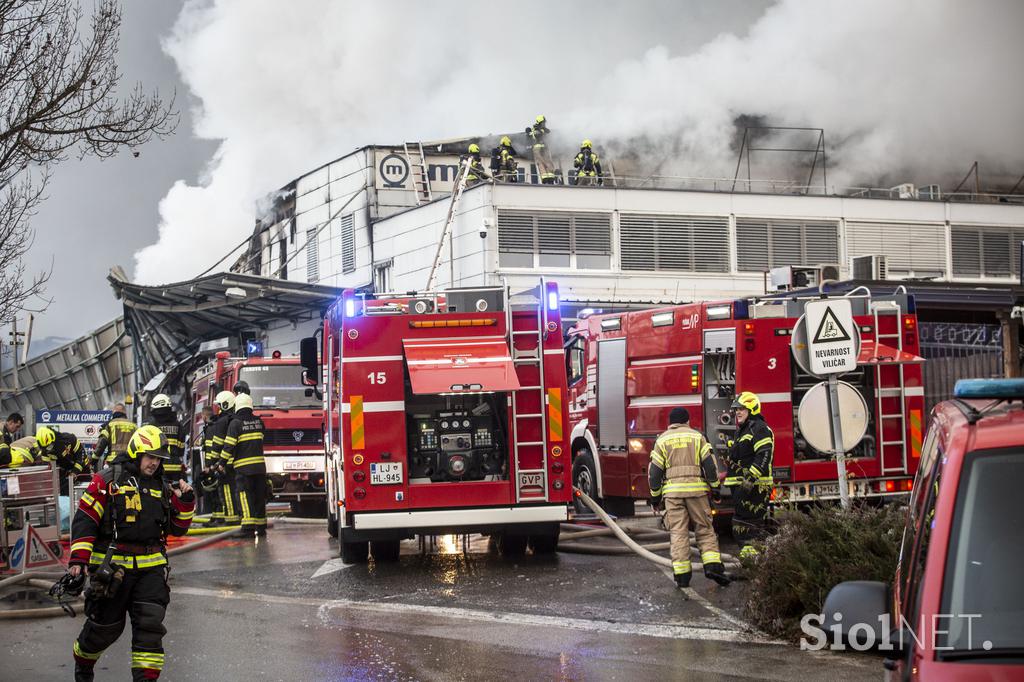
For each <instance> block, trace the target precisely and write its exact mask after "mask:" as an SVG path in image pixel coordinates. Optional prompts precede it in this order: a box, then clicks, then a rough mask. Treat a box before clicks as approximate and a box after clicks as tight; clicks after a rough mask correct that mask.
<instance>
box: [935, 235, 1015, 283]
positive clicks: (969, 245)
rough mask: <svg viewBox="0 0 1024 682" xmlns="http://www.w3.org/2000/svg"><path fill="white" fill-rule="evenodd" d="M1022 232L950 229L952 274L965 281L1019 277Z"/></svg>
mask: <svg viewBox="0 0 1024 682" xmlns="http://www.w3.org/2000/svg"><path fill="white" fill-rule="evenodd" d="M1021 240H1024V228H1017V229H1014V230H1011V229H1008V228H999V227H968V226H965V225H953V226H952V228H951V229H950V242H951V246H952V250H953V274H954V275H961V276H965V277H1010V276H1013V277H1019V276H1020V242H1021Z"/></svg>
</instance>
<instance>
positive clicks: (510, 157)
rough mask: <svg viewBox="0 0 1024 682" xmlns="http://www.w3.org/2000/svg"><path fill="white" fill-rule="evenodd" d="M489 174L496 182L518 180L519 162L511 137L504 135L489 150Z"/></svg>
mask: <svg viewBox="0 0 1024 682" xmlns="http://www.w3.org/2000/svg"><path fill="white" fill-rule="evenodd" d="M491 175H493V176H494V179H495V180H497V181H498V182H519V162H518V161H516V150H515V149H513V148H512V139H511V138H510V137H509V136H508V135H505V136H504V137H502V138H501V143H500V144H499V145H498V146H497V147H495V148H494V149H492V150H491Z"/></svg>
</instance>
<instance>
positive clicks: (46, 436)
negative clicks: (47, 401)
mask: <svg viewBox="0 0 1024 682" xmlns="http://www.w3.org/2000/svg"><path fill="white" fill-rule="evenodd" d="M56 440H57V434H55V433H54V432H53V429H51V428H50V427H49V426H40V427H39V430H38V431H36V443H38V444H39V447H41V448H42V449H43V450H45V449H46V448H48V447H50V446H51V445H53V443H54V441H56Z"/></svg>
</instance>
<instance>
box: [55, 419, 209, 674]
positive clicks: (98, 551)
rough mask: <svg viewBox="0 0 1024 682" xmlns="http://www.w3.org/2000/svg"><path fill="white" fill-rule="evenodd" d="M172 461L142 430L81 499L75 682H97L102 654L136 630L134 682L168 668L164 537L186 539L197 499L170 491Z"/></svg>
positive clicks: (74, 537)
mask: <svg viewBox="0 0 1024 682" xmlns="http://www.w3.org/2000/svg"><path fill="white" fill-rule="evenodd" d="M169 456H170V453H169V452H168V449H167V438H166V437H164V435H163V433H161V431H160V429H158V428H157V427H155V426H151V425H150V426H143V427H140V428H139V429H138V430H137V431H135V433H134V434H133V435H132V437H131V439H130V440H129V443H128V447H127V448H126V450H125V452H123V453H120V454H118V455H117V456H115V457H114V458H113V459H112V460H110V462H109V466H107V467H106V468H105V469H104V470H103V471H102V472H100V473H98V474H95V475H94V476H93V478H92V481H91V482H90V483H89V487H88V488H87V489H86V491H85V493H83V494H82V497H81V499H80V500H79V503H78V509H77V511H76V512H75V516H74V519H73V520H72V522H71V555H70V558H69V560H68V574H69V575H68V576H67V578H66V579H67V580H68V581H74V583H75V586H76V588H77V589H79V590H80V589H81V587H82V584H83V576H84V575H85V573H86V572H88V574H89V576H90V580H89V589H88V590H87V591H86V593H85V594H86V597H85V616H86V621H85V624H84V625H83V626H82V631H81V632H80V633H79V635H78V638H77V639H76V640H75V644H74V647H73V652H74V659H75V680H92V679H93V678H94V674H93V668H94V667H95V665H96V661H98V660H99V658H100V656H101V655H102V654H103V652H104V651H105V650H106V649H107V648H108V647H109V646H110V645H111V644H113V643H114V642H115V641H116V640H117V638H118V637H120V636H121V632H122V631H123V630H124V626H125V621H126V619H127V617H128V616H131V622H132V645H131V649H132V663H131V669H132V679H133V680H155V679H157V678H158V677H160V672H161V670H162V669H163V666H164V649H163V636H164V634H165V633H166V632H167V630H166V629H165V628H164V624H163V622H164V616H165V615H166V609H167V605H168V603H169V602H170V589H169V588H168V586H167V552H166V537H167V536H168V535H176V536H181V535H185V533H186V532H187V531H188V527H189V525H190V524H191V523H192V515H193V513H194V510H195V495H194V493H193V492H192V488H191V487H190V486H189V484H188V483H186V482H185V481H179V482H178V483H176V484H175V487H174V488H173V489H172V488H171V487H170V486H169V485H168V484H167V483H166V482H164V480H163V478H162V476H161V472H160V469H161V467H162V465H163V463H164V462H166V461H167V459H168V457H169Z"/></svg>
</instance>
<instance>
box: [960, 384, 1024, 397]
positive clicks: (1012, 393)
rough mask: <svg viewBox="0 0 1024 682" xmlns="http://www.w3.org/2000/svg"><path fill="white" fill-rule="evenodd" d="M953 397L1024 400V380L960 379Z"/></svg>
mask: <svg viewBox="0 0 1024 682" xmlns="http://www.w3.org/2000/svg"><path fill="white" fill-rule="evenodd" d="M953 397H955V398H977V399H982V400H985V399H987V400H1024V379H960V380H959V381H957V382H956V386H955V387H953Z"/></svg>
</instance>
